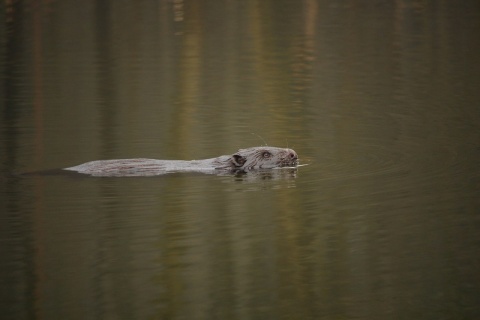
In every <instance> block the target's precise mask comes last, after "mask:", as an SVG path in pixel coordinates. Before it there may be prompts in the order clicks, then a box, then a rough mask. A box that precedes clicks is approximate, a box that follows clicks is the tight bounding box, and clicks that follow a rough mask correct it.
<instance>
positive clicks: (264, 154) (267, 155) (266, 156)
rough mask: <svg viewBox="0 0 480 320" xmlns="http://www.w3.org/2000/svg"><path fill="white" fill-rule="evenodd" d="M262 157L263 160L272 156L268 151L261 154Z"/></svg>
mask: <svg viewBox="0 0 480 320" xmlns="http://www.w3.org/2000/svg"><path fill="white" fill-rule="evenodd" d="M262 156H263V157H264V158H270V157H271V156H272V154H271V153H270V152H268V151H265V152H264V153H262Z"/></svg>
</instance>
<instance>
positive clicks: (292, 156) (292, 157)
mask: <svg viewBox="0 0 480 320" xmlns="http://www.w3.org/2000/svg"><path fill="white" fill-rule="evenodd" d="M287 159H288V160H289V161H290V163H291V164H292V165H294V166H296V165H297V163H298V155H297V153H296V152H295V151H293V150H292V149H289V150H288V154H287Z"/></svg>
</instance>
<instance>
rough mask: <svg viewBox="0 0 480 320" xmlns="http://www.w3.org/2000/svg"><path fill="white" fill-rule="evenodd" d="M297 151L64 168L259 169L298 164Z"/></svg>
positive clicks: (136, 172)
mask: <svg viewBox="0 0 480 320" xmlns="http://www.w3.org/2000/svg"><path fill="white" fill-rule="evenodd" d="M297 165H298V155H297V153H296V152H295V151H294V150H292V149H289V148H277V147H269V146H262V147H252V148H247V149H240V150H238V151H237V152H236V153H234V154H232V155H224V156H220V157H217V158H210V159H203V160H191V161H187V160H156V159H144V158H138V159H116V160H97V161H90V162H86V163H84V164H80V165H78V166H74V167H69V168H64V169H63V170H70V171H76V172H78V173H82V174H88V175H91V176H96V177H106V176H118V177H121V176H156V175H162V174H166V173H172V172H187V171H190V172H202V173H222V172H232V173H234V172H249V171H252V170H258V169H273V168H281V167H296V166H297Z"/></svg>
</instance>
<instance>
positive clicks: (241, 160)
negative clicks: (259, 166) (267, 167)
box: [232, 154, 247, 167]
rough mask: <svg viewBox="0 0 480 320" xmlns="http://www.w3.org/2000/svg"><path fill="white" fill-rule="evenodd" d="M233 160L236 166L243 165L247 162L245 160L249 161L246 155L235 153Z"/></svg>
mask: <svg viewBox="0 0 480 320" xmlns="http://www.w3.org/2000/svg"><path fill="white" fill-rule="evenodd" d="M232 162H233V164H234V165H235V166H236V167H241V166H243V165H244V164H245V162H247V159H245V157H242V156H240V155H238V154H234V155H233V156H232Z"/></svg>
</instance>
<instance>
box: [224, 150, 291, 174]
mask: <svg viewBox="0 0 480 320" xmlns="http://www.w3.org/2000/svg"><path fill="white" fill-rule="evenodd" d="M231 162H232V164H233V167H234V168H235V169H236V170H242V171H250V170H255V169H271V168H278V167H294V166H296V165H297V164H298V155H297V153H296V152H295V151H294V150H292V149H288V148H275V147H267V146H265V147H253V148H248V149H240V150H238V151H237V152H236V153H235V154H233V155H232V157H231Z"/></svg>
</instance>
